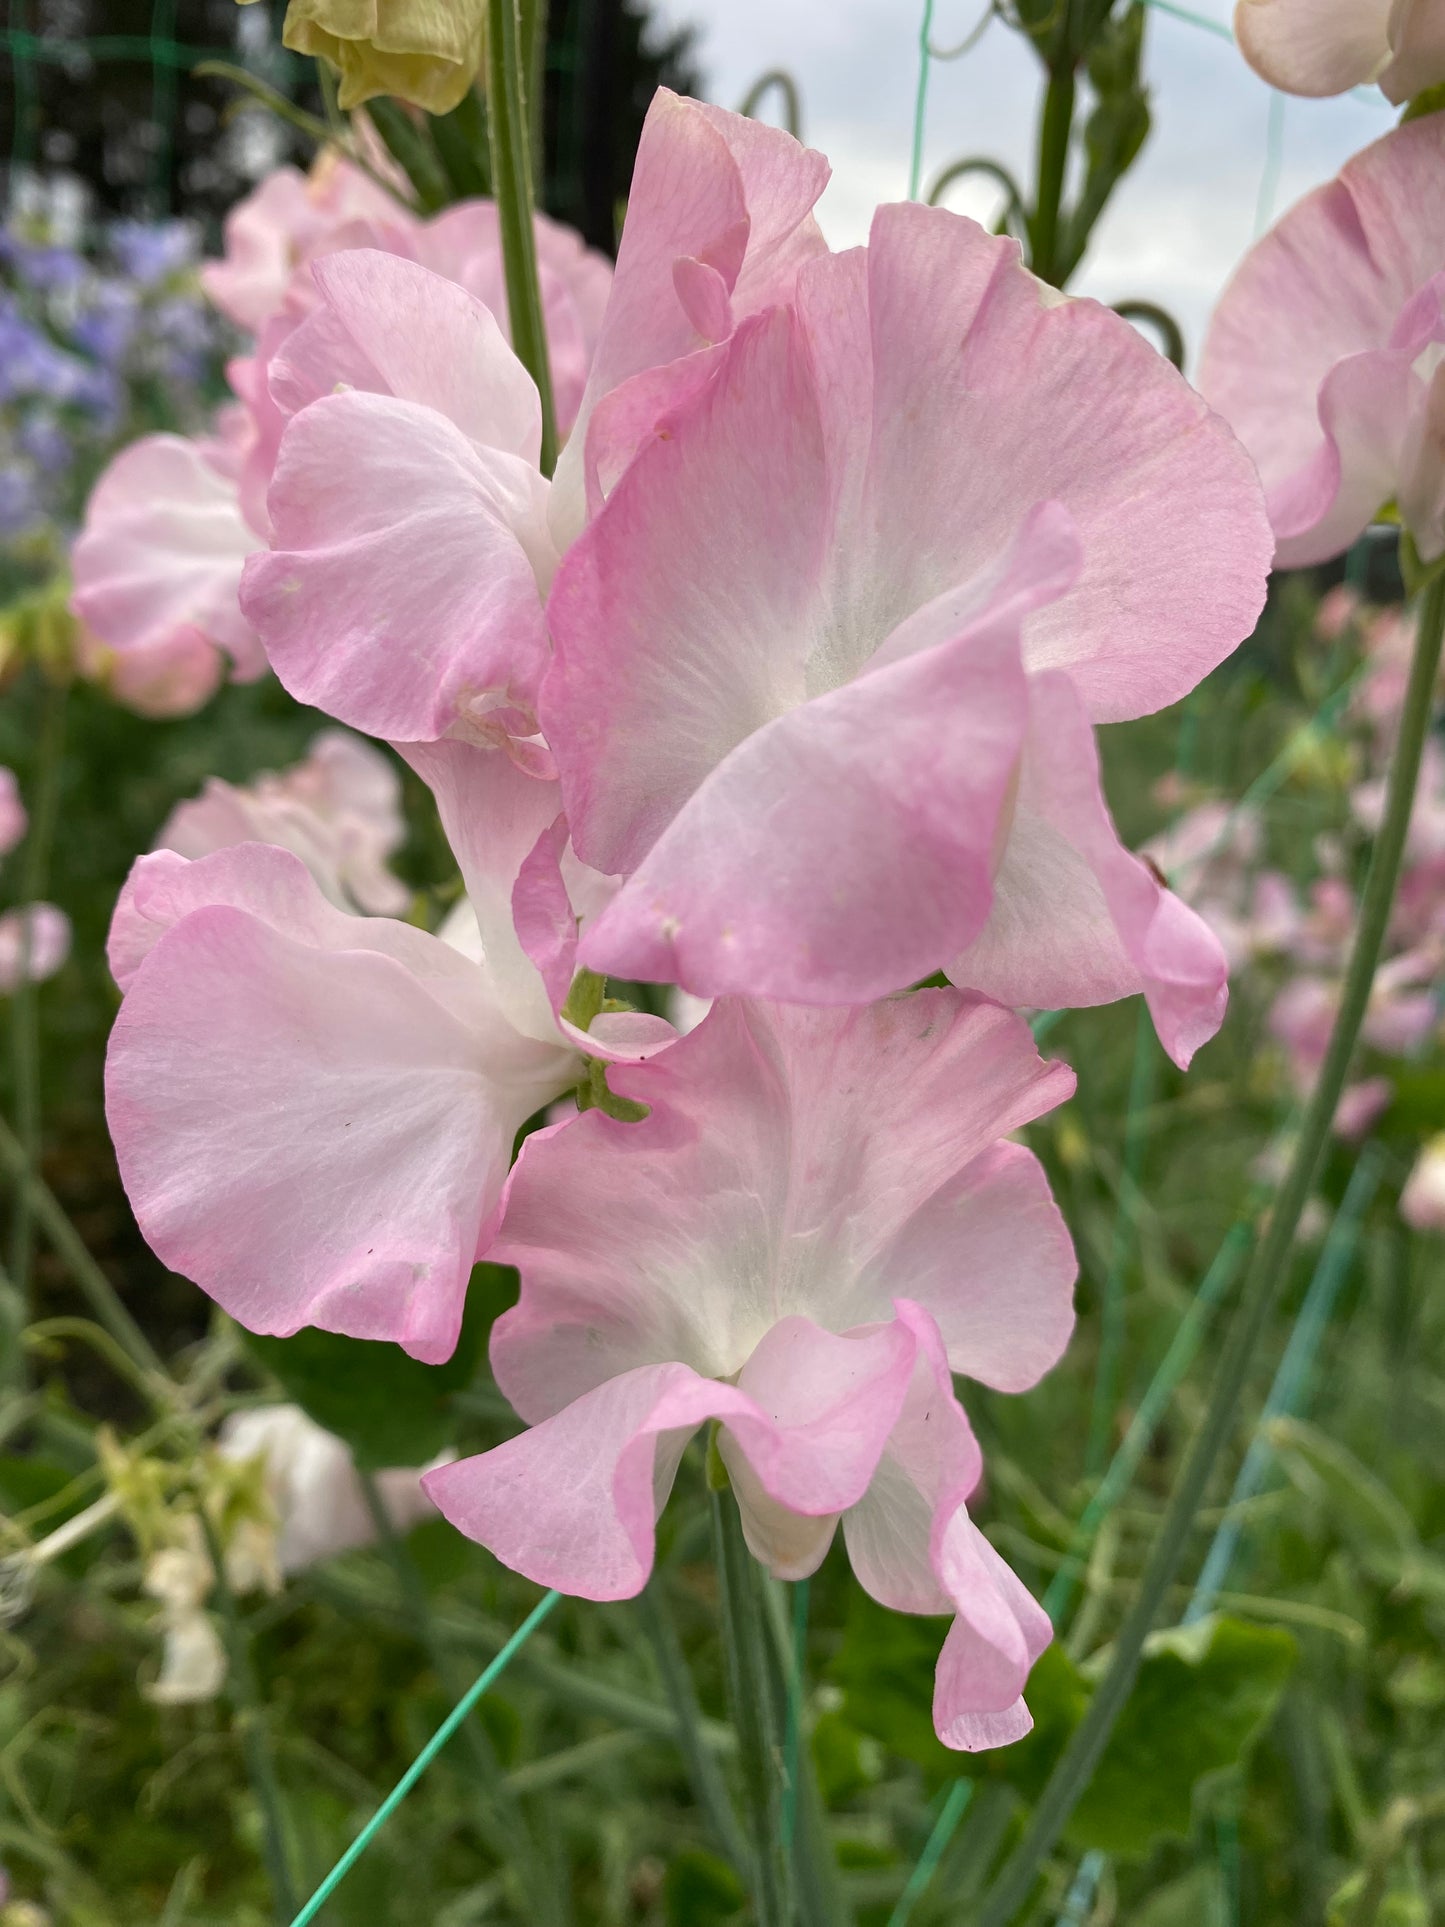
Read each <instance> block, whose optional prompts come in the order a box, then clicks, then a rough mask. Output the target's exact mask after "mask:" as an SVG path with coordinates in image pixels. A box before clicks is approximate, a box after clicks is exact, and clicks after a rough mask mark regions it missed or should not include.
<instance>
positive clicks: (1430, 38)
mask: <svg viewBox="0 0 1445 1927" xmlns="http://www.w3.org/2000/svg"><path fill="white" fill-rule="evenodd" d="M1390 49H1391V54H1392V58H1391V61H1390V64H1389V66H1388V67H1386V69H1385V70H1384V72H1383V73H1382V74H1381V75H1380V76H1379V81H1380V87H1381V89H1382V91H1383V92H1384V94H1385V97H1386V99H1387V100H1393V101H1394V102H1395V103H1396V105H1399V104H1400V103H1401V102H1402V101H1407V100H1411V99H1413V98H1414V96H1415V95H1416V94H1423V93H1424V92H1425V91H1426V90H1427V88H1430V87H1438V86H1439V85H1440V83H1441V82H1442V81H1445V14H1442V12H1441V10H1440V7H1439V5H1438V0H1394V5H1393V6H1392V7H1391V9H1390Z"/></svg>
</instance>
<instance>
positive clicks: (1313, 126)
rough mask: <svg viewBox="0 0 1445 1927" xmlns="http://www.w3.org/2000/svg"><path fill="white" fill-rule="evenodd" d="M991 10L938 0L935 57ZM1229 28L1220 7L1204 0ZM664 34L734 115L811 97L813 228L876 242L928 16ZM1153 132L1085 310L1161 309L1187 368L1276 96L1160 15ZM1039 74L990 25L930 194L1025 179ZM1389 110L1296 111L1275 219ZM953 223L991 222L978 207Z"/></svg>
mask: <svg viewBox="0 0 1445 1927" xmlns="http://www.w3.org/2000/svg"><path fill="white" fill-rule="evenodd" d="M984 4H985V0H935V3H934V29H933V39H934V44H935V45H939V46H943V47H948V46H952V45H956V44H957V43H958V42H959V41H961V40H962V39H963V38H964V37H965V35H966V34H967V33H968V32H969V30H970V28H971V27H972V26H974V25H975V24H976V22H977V21H978V19H979V17H980V15H981V13H982V11H983V6H984ZM1194 8H1195V10H1196V11H1197V12H1199V13H1201V14H1204V15H1207V16H1208V17H1209V18H1211V19H1213V20H1215V21H1218V22H1221V23H1223V22H1225V21H1227V20H1228V18H1229V14H1230V7H1229V5H1228V0H1194ZM655 10H656V12H657V14H658V15H659V17H660V18H661V19H662V20H663V21H665V22H667V23H669V24H673V23H677V24H680V23H682V22H685V21H686V22H691V23H694V24H695V25H696V26H697V27H698V29H699V38H698V50H699V56H700V61H701V65H702V69H703V74H704V79H705V82H706V86H707V92H708V95H709V97H710V98H711V99H713V100H716V101H719V102H721V103H722V104H723V105H725V106H735V105H736V104H737V103H738V102H739V101H740V100H741V99H742V97H743V95H744V94H745V93H746V92H747V90H748V88H749V87H750V86H751V84H752V82H753V81H754V80H755V79H756V78H757V76H758V75H759V74H761V73H763V72H765V71H766V70H767V69H768V68H770V67H778V66H781V67H786V68H788V69H789V70H790V71H791V72H792V73H793V74H794V75H795V76H796V78H797V79H798V81H799V83H800V85H801V88H802V94H803V115H804V120H803V135H804V138H805V139H806V140H807V141H808V143H809V145H810V146H814V147H820V148H822V150H823V151H824V152H825V153H826V154H827V155H828V156H829V158H830V159H831V161H832V163H833V179H832V182H831V183H830V185H829V188H828V191H827V193H826V195H825V196H824V199H823V202H822V205H821V208H820V214H821V218H822V222H823V227H824V231H825V232H826V234H827V236H828V239H829V240H830V241H831V242H832V243H833V245H834V246H835V247H845V246H849V245H851V244H852V243H853V242H855V241H862V240H864V239H866V238H867V232H868V221H869V216H870V214H871V212H872V209H873V208H874V206H875V205H876V204H877V203H878V202H879V201H887V200H899V199H902V198H903V196H904V195H905V194H906V193H907V191H908V159H909V147H910V141H911V138H912V127H913V109H914V97H915V94H916V91H917V87H918V26H919V20H920V18H921V14H922V0H657V4H656V9H655ZM1147 62H1148V72H1149V81H1150V86H1151V89H1152V96H1153V98H1152V105H1153V112H1154V131H1153V133H1152V134H1151V136H1150V139H1149V143H1148V145H1147V147H1146V148H1145V149H1144V152H1143V154H1142V156H1141V157H1140V159H1139V160H1138V162H1137V163H1136V164H1135V167H1134V169H1133V171H1132V172H1131V174H1130V175H1129V176H1128V177H1127V179H1126V181H1125V183H1124V186H1123V187H1122V188H1121V189H1120V190H1119V192H1118V194H1117V195H1116V196H1115V199H1114V201H1113V203H1112V204H1111V206H1110V209H1109V212H1108V213H1107V214H1106V215H1105V217H1104V220H1103V221H1102V222H1101V223H1100V225H1099V226H1098V227H1097V228H1096V229H1095V231H1094V240H1093V244H1092V247H1091V249H1090V253H1089V256H1088V258H1087V259H1086V261H1085V264H1084V268H1083V271H1082V272H1081V274H1080V276H1079V277H1078V279H1077V280H1076V281H1075V283H1074V284H1073V285H1074V288H1075V290H1076V291H1077V292H1080V293H1086V294H1094V295H1098V296H1100V297H1101V298H1102V299H1104V300H1111V301H1112V300H1122V299H1124V298H1125V297H1127V296H1135V297H1138V298H1142V299H1147V300H1152V301H1156V302H1160V303H1162V304H1163V305H1164V306H1166V307H1168V308H1170V309H1171V310H1172V311H1173V313H1174V314H1175V315H1176V316H1177V317H1178V319H1179V321H1180V323H1181V324H1182V326H1183V327H1184V331H1185V336H1186V339H1187V340H1188V342H1189V346H1190V350H1191V354H1192V353H1193V352H1194V351H1196V350H1197V348H1198V344H1199V339H1200V336H1201V334H1202V331H1203V328H1204V324H1205V321H1206V319H1207V317H1208V314H1209V311H1210V308H1211V306H1212V304H1213V301H1214V299H1215V297H1216V295H1217V294H1218V292H1219V289H1220V287H1221V286H1222V285H1223V282H1224V280H1225V278H1226V277H1227V275H1228V274H1229V272H1230V269H1231V268H1232V267H1233V265H1234V263H1235V262H1236V261H1237V260H1238V259H1239V257H1240V255H1241V254H1242V253H1243V251H1244V250H1245V248H1246V247H1247V246H1248V245H1249V242H1250V240H1251V239H1252V238H1253V235H1254V232H1255V222H1256V210H1257V208H1258V206H1259V202H1260V190H1261V183H1262V180H1263V178H1264V175H1265V171H1266V161H1267V155H1268V151H1269V146H1268V128H1269V114H1270V94H1269V90H1268V89H1267V88H1266V87H1265V86H1264V85H1263V84H1262V82H1260V81H1259V80H1257V79H1256V78H1255V76H1254V75H1253V74H1252V73H1251V72H1250V71H1249V69H1248V68H1247V67H1246V66H1245V64H1244V62H1243V61H1242V60H1241V59H1240V57H1239V55H1238V54H1237V53H1236V52H1235V49H1234V47H1233V46H1232V45H1231V44H1230V42H1229V41H1227V40H1225V39H1223V38H1220V37H1217V36H1216V35H1214V34H1211V33H1209V32H1207V31H1206V30H1204V29H1203V28H1201V27H1198V26H1195V25H1192V24H1190V23H1188V22H1186V21H1184V20H1180V19H1177V18H1175V17H1173V16H1172V15H1170V14H1168V13H1165V12H1162V11H1159V12H1156V13H1155V14H1154V16H1153V18H1152V19H1151V20H1150V23H1149V48H1148V54H1147ZM1038 97H1039V68H1038V65H1037V62H1036V61H1035V59H1034V56H1033V54H1032V52H1031V50H1030V48H1029V47H1028V45H1027V44H1026V43H1025V42H1024V40H1023V39H1022V38H1021V36H1019V35H1018V34H1015V33H1012V32H1010V31H1009V29H1008V28H1007V27H1005V26H1004V25H1003V24H1002V22H1001V21H998V20H994V21H993V22H992V23H991V24H990V26H989V27H988V29H987V31H986V32H985V33H984V35H983V37H982V39H981V41H980V42H979V43H978V45H977V46H976V47H975V48H974V49H973V50H972V52H970V53H968V54H967V55H966V56H964V58H962V59H960V60H957V61H954V62H951V63H939V62H934V63H933V65H932V69H931V77H930V82H929V92H928V113H927V123H926V140H925V146H924V179H925V181H927V180H928V179H930V178H931V177H932V176H933V174H934V173H936V172H937V170H938V169H939V168H941V167H942V166H944V165H945V164H946V163H947V162H948V161H950V160H953V159H956V158H957V157H959V156H960V155H963V154H987V155H990V156H992V157H994V158H996V159H998V160H1001V161H1003V162H1004V163H1005V164H1006V165H1007V166H1008V167H1009V168H1011V169H1012V170H1013V172H1014V174H1015V176H1016V178H1018V179H1019V180H1020V181H1022V182H1024V183H1027V182H1028V181H1029V179H1030V156H1031V152H1032V146H1033V140H1034V121H1035V115H1036V112H1037V103H1038ZM1393 120H1394V115H1393V112H1392V110H1391V109H1390V108H1389V106H1388V104H1387V103H1386V102H1385V101H1384V99H1383V98H1382V97H1381V96H1380V95H1378V94H1376V93H1374V92H1373V90H1372V92H1371V94H1370V95H1369V96H1368V97H1358V96H1346V97H1344V98H1342V99H1339V100H1326V101H1305V100H1290V101H1288V102H1287V103H1285V105H1284V109H1283V122H1282V127H1281V133H1282V143H1281V150H1280V152H1281V163H1282V164H1281V169H1280V178H1279V188H1278V193H1277V195H1276V196H1275V207H1276V209H1282V208H1284V207H1285V206H1287V205H1288V204H1289V202H1291V201H1293V200H1295V199H1297V198H1298V197H1299V196H1300V195H1301V194H1302V193H1304V192H1305V191H1306V189H1308V188H1310V187H1313V186H1314V185H1315V184H1316V183H1317V182H1319V181H1323V180H1326V179H1328V178H1329V176H1330V175H1332V174H1333V173H1335V172H1336V170H1337V169H1338V168H1339V166H1340V164H1341V162H1343V161H1344V160H1345V159H1346V158H1347V157H1348V156H1349V155H1350V154H1352V153H1354V152H1355V151H1356V150H1357V149H1359V148H1360V147H1363V146H1364V145H1365V144H1366V143H1367V142H1368V141H1370V140H1372V139H1373V138H1375V137H1376V136H1377V135H1379V134H1382V133H1384V132H1385V130H1386V129H1387V128H1388V127H1390V126H1391V125H1392V124H1393ZM950 204H951V205H953V206H955V207H958V208H961V209H962V210H963V211H964V212H966V213H971V214H975V215H977V216H979V217H980V218H988V217H990V216H991V213H992V204H991V202H990V199H989V196H988V193H987V191H986V190H984V189H981V188H979V187H974V188H973V189H972V191H971V193H970V192H967V191H961V192H960V193H959V194H958V195H957V196H956V197H955V198H953V199H952V200H951V203H950Z"/></svg>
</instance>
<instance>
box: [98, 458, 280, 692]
mask: <svg viewBox="0 0 1445 1927" xmlns="http://www.w3.org/2000/svg"><path fill="white" fill-rule="evenodd" d="M261 546H262V544H261V541H260V538H259V537H258V536H257V535H256V534H255V532H254V531H253V530H252V529H251V528H250V526H249V525H248V524H247V522H246V520H245V517H244V516H243V515H242V513H241V507H240V503H239V500H238V498H237V492H236V484H235V482H234V480H233V479H231V478H230V477H228V476H227V475H226V474H224V473H222V472H221V470H220V469H219V468H218V467H217V465H216V462H215V461H214V460H213V459H211V458H210V456H209V455H208V452H207V450H206V449H205V448H204V447H203V445H202V444H200V443H197V442H190V441H186V440H185V439H184V438H183V437H181V436H179V435H148V436H146V437H145V438H144V439H143V440H141V441H139V442H135V443H133V444H132V445H131V446H130V447H129V448H127V449H125V450H123V451H122V452H121V454H119V455H118V456H116V458H115V460H114V461H113V462H112V463H111V464H110V466H109V467H108V468H107V469H106V471H105V473H104V474H103V475H102V476H101V478H100V480H99V481H98V482H97V483H96V485H95V488H94V490H93V491H92V493H91V497H90V500H89V502H88V503H87V505H86V511H85V526H84V528H83V529H82V530H81V532H80V534H79V536H78V537H77V538H76V542H75V546H74V549H73V550H72V553H71V570H72V575H73V579H74V584H75V587H74V592H73V595H72V598H71V606H72V608H73V609H74V610H75V613H76V615H77V616H79V618H80V620H81V621H82V622H83V623H84V624H85V625H86V627H87V628H88V629H89V630H90V631H91V632H92V634H93V635H94V636H96V637H97V638H98V639H99V640H100V641H101V642H103V643H105V644H106V645H107V647H109V648H111V649H114V650H115V651H116V653H117V654H118V655H120V656H124V655H126V654H127V653H128V652H131V651H135V652H137V653H138V654H140V655H142V656H146V655H149V656H150V657H151V660H152V661H154V656H155V652H157V651H165V650H167V649H171V650H174V649H175V648H176V647H177V646H180V647H185V646H186V645H187V644H189V643H190V641H191V639H192V638H194V637H196V636H198V635H199V636H201V637H204V638H205V640H206V641H207V642H209V643H211V644H213V645H215V646H216V647H217V648H220V649H224V650H225V651H226V653H227V654H228V655H229V656H230V658H231V660H232V662H233V664H234V665H235V670H236V674H237V675H238V676H241V677H243V678H249V677H253V676H259V675H260V674H261V673H262V671H263V670H264V669H265V666H266V664H265V658H264V656H263V655H262V653H261V648H260V644H259V643H258V642H257V640H256V636H255V634H254V632H253V631H252V629H251V627H250V625H249V624H248V623H247V622H246V620H245V618H244V617H243V616H242V614H241V610H240V606H239V603H238V599H237V597H238V590H239V588H240V582H241V571H242V567H243V565H244V563H245V560H246V557H247V556H248V555H251V554H253V553H254V552H255V551H256V550H257V549H258V548H260V547H261Z"/></svg>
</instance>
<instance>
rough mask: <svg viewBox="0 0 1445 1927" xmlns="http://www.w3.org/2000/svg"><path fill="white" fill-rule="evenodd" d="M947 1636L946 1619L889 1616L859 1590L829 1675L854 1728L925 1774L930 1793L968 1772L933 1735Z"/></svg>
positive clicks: (855, 1591)
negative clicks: (936, 1674)
mask: <svg viewBox="0 0 1445 1927" xmlns="http://www.w3.org/2000/svg"><path fill="white" fill-rule="evenodd" d="M947 1631H948V1622H947V1620H945V1619H924V1618H918V1617H916V1616H915V1615H914V1614H912V1613H895V1612H889V1611H888V1609H887V1608H886V1607H884V1606H880V1605H879V1604H878V1603H877V1601H876V1600H874V1599H870V1598H869V1597H868V1595H867V1593H866V1592H864V1591H863V1588H862V1587H861V1586H855V1587H853V1589H852V1590H851V1592H850V1593H849V1597H848V1620H847V1625H846V1628H845V1630H844V1636H843V1642H842V1644H841V1646H840V1647H839V1649H838V1653H837V1655H836V1657H835V1658H834V1661H833V1664H832V1666H831V1668H830V1669H829V1670H830V1674H831V1677H832V1679H833V1680H834V1681H835V1682H836V1684H837V1685H839V1686H841V1687H842V1689H843V1706H842V1712H843V1717H844V1718H845V1719H846V1720H847V1722H848V1724H849V1725H850V1726H852V1727H853V1728H855V1730H856V1731H858V1732H859V1733H866V1734H867V1735H868V1736H869V1737H870V1738H871V1739H875V1740H877V1741H878V1742H879V1743H880V1744H881V1745H883V1746H886V1747H887V1748H888V1750H889V1752H891V1753H896V1754H898V1755H899V1756H900V1757H901V1758H903V1759H905V1760H912V1761H913V1763H914V1764H915V1765H916V1766H920V1767H922V1768H923V1771H924V1774H925V1776H926V1778H927V1780H928V1782H929V1785H930V1786H941V1785H942V1784H943V1783H944V1782H945V1781H946V1780H952V1779H954V1778H956V1777H957V1775H958V1773H959V1771H960V1767H961V1765H962V1757H961V1756H960V1755H959V1754H957V1753H951V1752H950V1751H949V1750H948V1748H947V1747H946V1746H944V1745H943V1743H942V1741H941V1740H940V1739H939V1738H938V1735H937V1734H936V1733H935V1732H934V1730H933V1670H934V1667H935V1666H936V1665H937V1664H938V1654H939V1650H940V1648H941V1647H942V1645H943V1640H944V1635H945V1634H946V1633H947Z"/></svg>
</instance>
